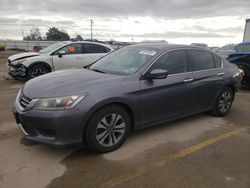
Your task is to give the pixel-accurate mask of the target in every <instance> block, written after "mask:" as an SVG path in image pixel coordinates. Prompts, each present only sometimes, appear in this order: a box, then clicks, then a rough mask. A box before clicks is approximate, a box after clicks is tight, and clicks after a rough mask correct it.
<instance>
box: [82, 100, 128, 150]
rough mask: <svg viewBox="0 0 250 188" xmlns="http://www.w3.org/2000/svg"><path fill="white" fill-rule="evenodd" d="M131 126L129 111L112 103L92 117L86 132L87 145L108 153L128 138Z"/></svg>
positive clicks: (92, 148) (91, 148)
mask: <svg viewBox="0 0 250 188" xmlns="http://www.w3.org/2000/svg"><path fill="white" fill-rule="evenodd" d="M130 127H131V119H130V116H129V114H128V113H127V111H126V110H125V109H124V108H122V107H120V106H118V105H110V106H106V107H104V108H102V109H101V110H99V111H97V112H96V113H95V114H94V115H93V116H92V118H91V119H90V121H89V123H88V126H87V130H86V133H85V137H86V142H87V146H88V148H89V149H90V150H92V151H94V152H97V153H106V152H110V151H113V150H115V149H117V148H119V147H120V146H121V145H122V144H123V143H124V142H125V140H126V138H127V135H128V133H129V130H130Z"/></svg>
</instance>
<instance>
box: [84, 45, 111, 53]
mask: <svg viewBox="0 0 250 188" xmlns="http://www.w3.org/2000/svg"><path fill="white" fill-rule="evenodd" d="M108 50H109V49H108V48H106V47H103V46H101V45H98V44H83V53H86V54H92V53H107V52H109V51H110V50H109V51H108Z"/></svg>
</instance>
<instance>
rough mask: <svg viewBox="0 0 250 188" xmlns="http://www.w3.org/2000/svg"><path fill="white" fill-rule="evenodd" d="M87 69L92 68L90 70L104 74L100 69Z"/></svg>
mask: <svg viewBox="0 0 250 188" xmlns="http://www.w3.org/2000/svg"><path fill="white" fill-rule="evenodd" d="M89 70H92V71H95V72H99V73H103V74H106V72H104V71H101V70H99V69H89Z"/></svg>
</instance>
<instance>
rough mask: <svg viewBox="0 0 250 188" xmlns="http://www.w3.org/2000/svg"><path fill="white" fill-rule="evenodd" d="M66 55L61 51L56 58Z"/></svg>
mask: <svg viewBox="0 0 250 188" xmlns="http://www.w3.org/2000/svg"><path fill="white" fill-rule="evenodd" d="M65 54H66V52H65V51H64V50H62V51H60V52H59V53H58V57H62V56H63V55H65Z"/></svg>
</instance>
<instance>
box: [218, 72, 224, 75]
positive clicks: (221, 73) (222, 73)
mask: <svg viewBox="0 0 250 188" xmlns="http://www.w3.org/2000/svg"><path fill="white" fill-rule="evenodd" d="M224 74H225V73H224V72H220V73H218V74H217V76H223V75H224Z"/></svg>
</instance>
